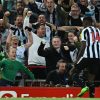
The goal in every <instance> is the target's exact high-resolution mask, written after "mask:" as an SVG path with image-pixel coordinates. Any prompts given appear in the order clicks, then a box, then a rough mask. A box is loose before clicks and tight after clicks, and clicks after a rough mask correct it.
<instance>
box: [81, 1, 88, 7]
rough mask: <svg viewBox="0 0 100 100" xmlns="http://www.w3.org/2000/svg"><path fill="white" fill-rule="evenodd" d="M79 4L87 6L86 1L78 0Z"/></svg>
mask: <svg viewBox="0 0 100 100" xmlns="http://www.w3.org/2000/svg"><path fill="white" fill-rule="evenodd" d="M80 4H81V5H84V6H87V5H88V0H80Z"/></svg>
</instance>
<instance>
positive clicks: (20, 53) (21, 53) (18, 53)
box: [16, 45, 25, 63]
mask: <svg viewBox="0 0 100 100" xmlns="http://www.w3.org/2000/svg"><path fill="white" fill-rule="evenodd" d="M24 52H25V46H24V45H22V46H18V47H17V51H16V60H17V61H19V62H21V63H24V57H25V56H24Z"/></svg>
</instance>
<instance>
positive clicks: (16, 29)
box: [6, 15, 27, 46]
mask: <svg viewBox="0 0 100 100" xmlns="http://www.w3.org/2000/svg"><path fill="white" fill-rule="evenodd" d="M10 29H11V33H10V34H9V35H8V37H7V41H6V42H7V46H9V44H10V41H11V37H12V35H16V36H17V37H18V38H19V44H18V45H19V46H20V45H23V44H25V43H26V42H27V36H26V34H25V32H24V30H23V16H22V15H18V16H17V17H16V20H15V25H14V26H11V25H10Z"/></svg>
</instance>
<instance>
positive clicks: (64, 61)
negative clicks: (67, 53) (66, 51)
mask: <svg viewBox="0 0 100 100" xmlns="http://www.w3.org/2000/svg"><path fill="white" fill-rule="evenodd" d="M60 63H66V65H67V62H66V60H64V59H60V60H59V61H58V62H57V65H56V67H59V64H60Z"/></svg>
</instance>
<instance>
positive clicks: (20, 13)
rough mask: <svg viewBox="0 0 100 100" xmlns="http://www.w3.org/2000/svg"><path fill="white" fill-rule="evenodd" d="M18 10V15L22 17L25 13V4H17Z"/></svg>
mask: <svg viewBox="0 0 100 100" xmlns="http://www.w3.org/2000/svg"><path fill="white" fill-rule="evenodd" d="M16 10H17V13H18V14H19V15H22V14H23V11H24V4H23V3H22V2H17V4H16Z"/></svg>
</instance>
